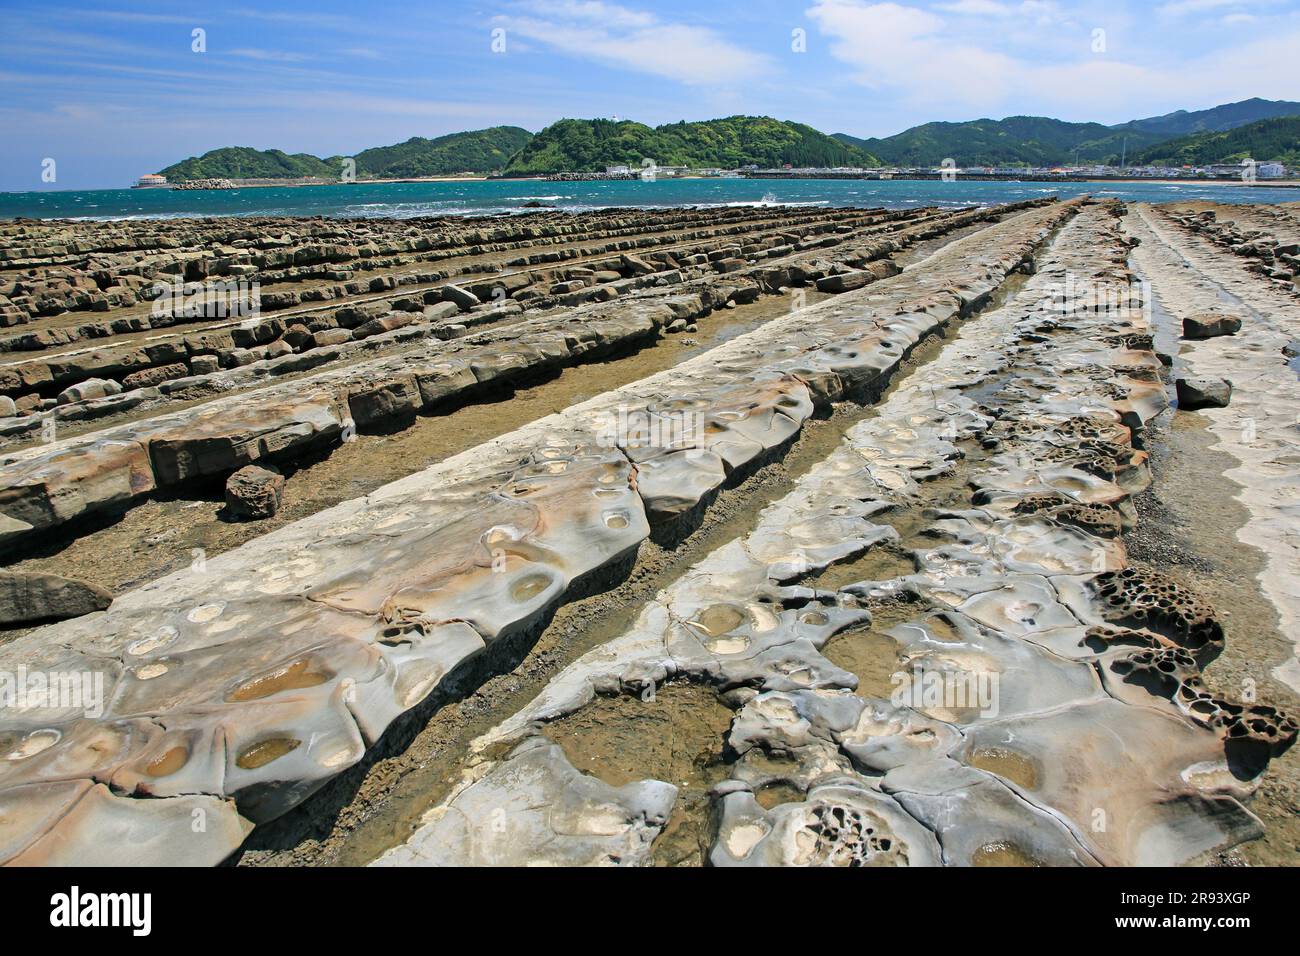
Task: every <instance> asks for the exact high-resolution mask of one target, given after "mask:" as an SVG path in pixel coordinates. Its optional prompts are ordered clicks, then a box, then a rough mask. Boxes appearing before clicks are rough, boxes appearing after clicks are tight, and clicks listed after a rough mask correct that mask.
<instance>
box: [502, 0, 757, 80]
mask: <svg viewBox="0 0 1300 956" xmlns="http://www.w3.org/2000/svg"><path fill="white" fill-rule="evenodd" d="M523 9H525V10H527V11H528V15H519V16H513V15H512V16H499V17H496V18H495V22H498V23H500V24H502V25H503V26H504V27H505V29H506V31H507V32H506V36H507V49H509V43H510V36H511V34H518V35H519V36H522V37H524V38H526V39H528V40H532V41H535V42H538V43H541V44H544V45H545V46H548V47H550V48H551V49H553V50H558V51H560V52H562V53H566V54H569V55H570V56H576V57H581V58H583V59H588V60H594V61H596V62H598V63H603V64H606V65H608V66H614V67H621V68H623V69H628V70H633V71H635V72H638V73H647V74H650V75H652V76H659V77H664V78H666V79H670V80H676V81H678V82H680V83H685V84H687V85H691V86H716V85H725V84H728V83H733V82H736V81H739V80H744V79H749V78H751V77H755V76H758V75H759V74H761V73H762V72H763V70H764V69H765V68H766V67H767V65H768V59H767V57H765V56H762V55H760V54H757V53H753V52H751V51H749V50H746V49H744V48H743V47H740V46H737V45H736V44H734V43H731V42H730V41H728V40H727V39H726V38H725V37H722V36H720V35H719V34H718V33H716V32H715V31H713V30H710V29H708V28H706V27H699V26H691V25H687V24H681V23H667V22H664V21H662V20H660V19H659V18H657V17H656V16H654V15H653V14H650V13H646V12H644V11H640V10H633V9H631V8H629V7H623V6H619V5H617V4H612V3H604V2H601V0H529V2H527V3H525V4H524V5H523Z"/></svg>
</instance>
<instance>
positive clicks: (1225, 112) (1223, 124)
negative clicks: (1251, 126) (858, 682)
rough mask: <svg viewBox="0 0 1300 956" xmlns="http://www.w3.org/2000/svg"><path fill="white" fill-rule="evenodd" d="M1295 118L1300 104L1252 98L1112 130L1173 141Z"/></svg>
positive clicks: (1185, 111) (1133, 123) (1150, 119)
mask: <svg viewBox="0 0 1300 956" xmlns="http://www.w3.org/2000/svg"><path fill="white" fill-rule="evenodd" d="M1298 115H1300V103H1295V102H1291V101H1288V100H1262V99H1260V98H1259V97H1253V98H1252V99H1249V100H1242V101H1241V102H1239V103H1225V104H1223V105H1222V106H1215V107H1213V108H1212V109H1208V110H1197V111H1195V112H1191V113H1189V112H1188V111H1187V110H1178V111H1177V112H1175V113H1166V114H1165V115H1164V116H1152V117H1149V118H1147V119H1140V120H1133V121H1132V122H1129V123H1124V124H1121V125H1120V126H1116V127H1114V129H1116V130H1123V129H1129V128H1131V129H1137V130H1142V131H1144V132H1148V133H1154V134H1156V135H1158V136H1159V137H1160V138H1161V139H1172V138H1173V137H1175V136H1187V135H1190V134H1192V133H1209V132H1220V133H1221V132H1224V131H1226V130H1230V129H1236V128H1237V127H1238V126H1245V125H1246V124H1247V123H1255V122H1258V121H1259V120H1264V119H1276V118H1277V117H1279V116H1298Z"/></svg>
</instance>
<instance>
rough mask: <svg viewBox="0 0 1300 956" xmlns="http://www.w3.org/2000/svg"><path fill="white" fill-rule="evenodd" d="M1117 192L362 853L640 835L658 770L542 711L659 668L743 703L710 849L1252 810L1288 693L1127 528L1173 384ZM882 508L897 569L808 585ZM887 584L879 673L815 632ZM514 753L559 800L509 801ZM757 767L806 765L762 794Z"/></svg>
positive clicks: (1151, 827)
mask: <svg viewBox="0 0 1300 956" xmlns="http://www.w3.org/2000/svg"><path fill="white" fill-rule="evenodd" d="M1117 212H1118V210H1117V209H1116V208H1115V207H1114V206H1113V205H1104V206H1091V207H1088V208H1087V209H1085V210H1084V211H1083V213H1082V214H1081V215H1079V216H1078V217H1077V218H1076V219H1075V220H1073V221H1072V222H1071V223H1069V225H1067V226H1066V227H1065V229H1064V230H1063V231H1062V233H1061V234H1060V236H1059V238H1058V239H1057V240H1056V241H1055V243H1054V244H1053V246H1052V247H1051V249H1050V251H1049V252H1048V253H1046V254H1045V255H1044V256H1041V257H1040V259H1039V266H1038V271H1037V274H1036V275H1035V276H1034V278H1032V279H1031V280H1030V281H1029V283H1028V284H1027V285H1026V286H1025V288H1024V289H1023V290H1022V291H1021V292H1020V293H1019V294H1017V295H1016V296H1015V298H1014V299H1012V300H1011V301H1010V302H1009V303H1008V304H1007V305H1006V306H1005V307H1004V308H1002V309H999V310H996V311H993V312H988V313H985V314H983V315H981V316H980V317H978V318H977V319H975V320H973V321H971V322H968V323H967V324H965V325H964V326H963V327H962V331H961V334H960V337H959V338H958V339H957V340H956V341H955V342H954V343H952V344H951V345H949V346H948V347H947V348H946V349H945V350H944V351H943V352H942V353H941V355H940V356H939V358H938V359H936V360H935V361H933V362H931V363H929V364H927V365H925V366H923V367H921V368H920V369H919V370H917V371H916V372H914V373H913V374H912V375H911V376H909V378H908V379H907V380H906V381H905V382H904V383H903V384H902V385H901V386H900V388H899V389H898V390H897V391H896V392H895V393H894V394H892V395H891V396H890V397H889V398H888V399H887V401H886V402H885V403H884V404H882V406H881V407H880V409H879V414H878V415H876V416H873V417H872V418H870V419H868V420H866V421H864V422H862V423H860V424H859V425H857V426H854V427H853V428H852V429H850V431H849V432H848V434H847V436H846V439H845V441H844V443H843V444H842V445H841V446H840V448H839V449H838V450H836V451H835V452H834V453H833V454H832V455H831V456H830V457H829V458H828V459H827V460H826V461H825V462H823V463H822V464H820V465H818V466H816V467H815V468H814V469H813V470H812V471H811V472H810V473H809V474H807V475H806V476H805V477H804V478H802V479H800V480H799V481H798V482H797V484H796V487H795V489H794V490H793V491H792V492H791V493H790V494H789V495H788V496H786V497H785V498H783V499H781V500H779V501H777V502H776V503H774V504H772V505H771V506H769V507H768V508H767V509H765V510H764V511H763V512H762V513H761V514H760V515H759V517H758V519H757V522H756V525H755V528H754V530H753V531H752V532H751V533H749V534H748V535H746V536H745V537H743V538H740V539H737V540H734V541H732V542H731V543H729V544H727V545H725V546H723V547H721V548H719V549H718V550H716V551H715V552H713V553H712V554H710V555H709V556H708V557H707V558H705V559H704V560H703V561H701V562H700V563H698V564H697V565H695V566H694V567H693V568H691V569H690V570H689V571H688V572H687V573H686V574H685V575H684V576H683V577H682V578H681V579H679V580H678V581H677V582H676V583H674V584H673V585H672V586H670V587H669V588H667V589H666V590H664V591H663V592H661V594H660V595H659V597H658V598H657V599H656V600H654V601H653V602H651V603H650V604H649V605H647V606H646V607H645V608H644V610H643V611H642V612H641V614H640V615H639V617H638V618H637V620H636V622H635V624H634V625H633V626H632V628H631V629H630V630H629V631H627V632H626V633H625V634H623V635H622V636H620V637H618V638H616V639H614V640H613V641H611V642H609V643H607V644H605V645H603V646H601V647H598V648H596V649H595V650H593V651H591V652H590V653H588V654H587V655H586V656H584V657H583V658H581V659H579V660H578V661H576V662H575V663H573V664H572V665H570V666H569V667H568V668H567V669H566V670H565V671H563V672H562V673H560V674H559V675H558V676H557V677H556V678H555V679H554V680H552V681H551V682H550V684H548V685H547V687H546V688H545V690H544V691H543V692H542V693H541V694H540V695H539V696H538V697H537V698H536V699H535V700H534V701H533V702H532V703H530V704H529V705H527V706H526V707H525V708H523V709H522V710H521V711H520V712H518V713H517V714H515V715H514V716H513V717H511V718H510V719H508V720H507V721H505V722H504V723H503V724H501V725H499V726H498V727H497V728H496V729H494V730H493V731H491V732H490V733H489V734H487V735H486V736H485V737H483V738H481V739H480V740H478V741H477V742H476V743H475V746H474V750H475V752H476V754H477V755H478V756H477V757H476V758H475V759H473V760H472V761H471V764H470V766H469V767H468V768H467V770H466V771H465V773H464V776H463V779H462V780H461V781H460V783H459V784H458V785H457V786H456V787H455V789H454V790H453V792H452V793H451V794H450V795H449V796H448V797H447V798H446V799H445V800H444V801H443V802H442V803H441V804H439V805H438V806H436V807H435V808H434V809H433V810H431V811H430V812H429V813H428V814H427V815H426V817H425V822H424V823H423V824H422V825H421V826H420V827H419V828H418V829H417V830H416V831H415V832H414V833H413V834H412V836H411V837H410V838H409V839H408V840H407V841H406V842H405V843H404V844H402V845H401V846H399V847H396V848H395V849H393V850H390V851H389V852H388V853H386V854H385V855H384V856H383V857H381V858H380V860H379V861H378V863H379V864H381V865H403V864H458V863H459V864H466V863H471V864H482V863H490V864H518V863H523V862H530V863H539V862H541V863H544V862H564V863H572V862H583V863H604V864H609V863H620V864H639V863H647V862H649V861H650V860H651V846H652V845H651V841H650V840H647V839H646V832H647V830H651V831H655V830H656V829H657V828H658V829H662V827H663V823H664V821H666V820H667V819H668V816H669V813H668V810H667V808H666V807H665V805H664V803H663V801H665V800H668V799H670V796H671V795H670V794H669V792H668V791H669V790H670V789H671V788H670V786H669V784H667V783H661V782H659V781H653V780H647V781H641V782H638V783H633V784H629V785H627V786H625V787H622V788H621V789H617V790H616V789H614V788H611V787H608V786H605V785H603V784H600V783H599V782H593V781H592V779H591V778H589V777H585V776H579V777H576V778H575V776H574V773H575V771H574V769H573V767H572V766H571V765H570V764H569V762H568V761H567V759H566V758H565V755H564V753H563V751H562V750H561V749H560V748H558V747H554V746H551V745H550V744H549V741H548V740H547V739H546V735H547V733H548V727H549V725H550V724H552V723H553V722H555V721H557V720H559V719H561V718H565V717H568V716H571V715H574V714H577V713H580V712H581V711H582V709H583V708H584V707H587V706H588V705H589V704H591V702H592V701H593V700H595V698H596V696H597V695H598V694H599V695H619V694H626V695H628V696H629V700H630V701H631V703H630V704H629V706H630V707H636V706H639V705H638V703H637V702H638V701H647V700H652V699H653V689H654V688H655V687H658V686H662V684H663V683H664V682H665V681H668V680H681V679H688V680H692V681H698V682H702V683H704V684H705V685H706V686H711V687H713V688H715V689H716V690H717V691H718V692H720V693H721V695H722V697H721V699H722V700H723V701H724V702H725V703H728V704H729V705H730V706H732V707H733V709H735V710H736V714H735V717H734V719H733V720H732V722H731V725H730V729H729V731H728V733H727V735H726V746H727V748H728V751H729V753H730V755H731V758H732V760H733V763H732V768H731V773H730V776H729V778H728V779H726V780H724V781H723V782H722V783H720V784H718V785H715V786H714V787H713V788H712V790H711V793H710V800H711V803H712V807H713V813H714V816H715V817H716V821H717V822H716V829H715V833H714V836H713V839H712V843H711V846H710V848H709V851H708V860H709V862H711V863H713V864H714V865H722V866H749V865H882V864H885V865H913V866H916V865H922V866H924V865H936V864H945V865H1025V864H1028V865H1075V866H1094V865H1098V864H1104V865H1170V864H1178V863H1183V862H1187V861H1189V860H1192V859H1195V858H1197V857H1198V856H1200V855H1202V854H1205V853H1208V852H1211V851H1215V850H1221V849H1224V848H1226V847H1230V846H1232V845H1234V844H1236V843H1238V842H1240V841H1242V840H1246V839H1250V838H1252V837H1255V836H1258V835H1259V833H1260V826H1259V822H1258V820H1257V819H1256V818H1255V817H1254V816H1253V815H1252V814H1251V813H1250V812H1249V811H1247V810H1246V809H1245V808H1244V807H1243V806H1242V804H1241V802H1240V799H1241V798H1242V797H1244V796H1246V795H1248V794H1249V793H1250V792H1251V790H1252V789H1253V787H1254V786H1255V784H1256V781H1257V779H1258V777H1259V775H1260V774H1261V773H1262V771H1263V769H1264V768H1265V766H1266V764H1267V763H1268V761H1269V759H1270V758H1271V757H1273V756H1276V755H1278V754H1280V753H1281V752H1282V751H1284V750H1285V749H1286V748H1287V747H1289V746H1290V745H1291V744H1292V743H1293V741H1294V739H1295V736H1296V732H1297V727H1296V723H1295V722H1294V720H1292V719H1291V718H1288V717H1287V716H1286V715H1284V714H1281V713H1279V712H1278V711H1277V710H1275V709H1274V708H1272V707H1269V706H1268V705H1266V704H1245V703H1237V702H1233V701H1227V700H1223V699H1219V698H1216V697H1214V696H1213V695H1211V694H1210V693H1208V692H1207V691H1206V690H1205V688H1204V686H1203V685H1202V684H1201V682H1200V679H1199V676H1198V675H1199V668H1200V667H1202V666H1203V665H1204V664H1205V663H1207V662H1208V661H1210V660H1212V659H1213V658H1214V657H1215V656H1216V655H1217V654H1218V653H1219V651H1220V650H1221V649H1222V648H1223V641H1224V635H1223V629H1222V627H1221V625H1220V623H1219V621H1218V620H1217V619H1216V617H1215V614H1214V612H1213V610H1212V609H1211V608H1210V607H1209V606H1208V605H1206V604H1205V602H1203V601H1201V600H1199V599H1198V598H1197V597H1196V596H1195V595H1193V594H1191V593H1189V592H1188V591H1187V590H1186V589H1185V588H1183V587H1181V586H1179V585H1178V584H1176V583H1174V582H1172V581H1170V580H1169V579H1168V578H1166V577H1164V576H1163V575H1161V574H1159V573H1156V572H1153V571H1148V570H1145V569H1141V568H1138V567H1133V566H1130V565H1129V564H1128V560H1127V557H1126V554H1125V549H1124V546H1123V544H1122V543H1121V542H1120V541H1119V540H1118V535H1119V533H1120V531H1121V530H1123V529H1125V528H1128V527H1131V526H1132V524H1133V522H1134V520H1135V512H1134V510H1133V508H1132V505H1131V502H1130V498H1131V496H1132V495H1133V494H1134V493H1135V492H1137V491H1138V490H1140V489H1142V488H1143V487H1144V486H1145V485H1146V483H1147V482H1148V480H1149V478H1148V474H1147V466H1146V454H1145V453H1144V452H1143V451H1141V450H1139V449H1138V448H1136V447H1135V444H1134V436H1138V435H1140V434H1141V432H1142V430H1143V428H1144V426H1145V425H1146V424H1147V423H1148V422H1150V421H1151V419H1152V418H1153V417H1154V416H1156V415H1157V414H1159V413H1160V412H1161V411H1162V410H1163V409H1164V408H1165V407H1166V403H1167V400H1166V394H1165V388H1164V386H1163V384H1162V382H1161V379H1160V368H1161V365H1160V362H1159V360H1158V359H1157V357H1156V356H1155V355H1154V353H1153V351H1152V344H1151V343H1152V331H1153V329H1152V327H1151V325H1150V321H1149V318H1148V316H1147V314H1146V312H1145V309H1144V305H1145V303H1144V302H1143V300H1142V298H1141V292H1140V290H1139V287H1138V286H1137V285H1136V284H1134V283H1133V282H1132V275H1131V273H1130V272H1129V270H1128V267H1127V266H1126V264H1125V260H1126V257H1127V254H1128V249H1129V246H1128V242H1127V241H1126V239H1125V238H1124V237H1123V236H1122V235H1121V234H1120V232H1119V227H1118V223H1117V220H1116V218H1115V214H1116V213H1117ZM1080 283H1082V284H1083V285H1084V286H1085V287H1087V288H1089V289H1091V290H1093V291H1101V292H1104V293H1105V294H1103V295H1096V296H1088V297H1086V298H1085V299H1084V300H1083V301H1081V300H1080V299H1079V298H1077V297H1075V296H1073V295H1072V294H1070V292H1069V290H1071V289H1079V287H1080ZM842 305H843V303H842V301H837V302H836V303H834V304H833V306H831V307H829V310H834V309H838V308H841V307H842ZM945 485H946V486H947V487H953V488H956V489H957V490H956V491H954V492H952V493H951V495H950V496H949V497H947V498H945V497H943V496H942V494H941V493H939V492H936V491H934V490H933V489H934V488H936V487H943V486H945ZM895 525H896V526H898V527H899V528H920V531H919V532H915V533H913V532H909V533H908V534H907V536H906V537H905V538H903V540H902V544H904V545H905V546H906V547H907V553H908V554H909V556H910V558H911V561H912V563H913V566H914V569H915V570H914V573H911V574H904V575H902V576H899V577H895V578H892V579H887V580H868V581H861V582H858V583H854V584H850V585H847V586H844V587H840V588H837V589H833V590H832V589H823V588H819V587H817V586H816V579H817V577H818V575H819V573H820V572H821V571H822V570H823V569H825V568H827V567H829V566H831V565H834V564H836V563H840V562H845V561H847V560H850V559H854V558H857V557H858V556H860V555H862V554H864V553H867V552H869V551H871V550H872V549H874V548H880V547H891V546H892V547H897V546H898V545H897V542H899V539H900V532H899V530H897V528H896V527H895ZM899 607H901V608H903V609H904V611H905V612H910V618H905V623H902V624H899V625H897V626H894V627H892V628H888V629H887V630H886V631H885V632H884V635H883V636H884V638H885V640H886V643H888V644H889V645H890V646H891V647H892V649H893V653H894V654H895V655H896V656H895V660H894V661H893V665H892V667H889V666H888V660H887V659H886V662H885V664H886V669H887V670H893V671H894V674H892V675H890V677H889V679H888V680H882V679H881V678H880V676H879V675H878V674H874V673H871V672H863V673H852V672H850V671H848V670H845V669H843V668H842V667H839V666H836V664H835V663H833V662H832V660H831V659H829V658H828V656H826V654H831V656H835V655H834V654H833V653H832V650H831V649H832V648H833V647H834V646H835V644H833V643H832V642H840V645H839V646H850V642H853V641H855V640H861V639H863V638H864V636H865V634H866V632H867V629H868V628H869V627H870V626H871V620H872V616H873V613H879V612H880V611H881V610H882V609H886V608H894V609H897V608H899ZM823 652H826V653H823ZM878 653H883V652H878ZM954 689H956V690H958V691H960V692H959V693H957V694H955V695H954V694H953V693H952V691H953V690H954ZM644 706H650V705H649V704H645V705H644ZM777 758H780V759H779V760H778V759H777ZM598 772H599V770H598V768H597V773H598ZM521 778H523V779H526V780H527V781H528V783H527V787H528V788H529V793H530V794H542V795H544V798H543V799H544V803H545V805H547V806H556V807H563V808H564V809H563V813H562V814H560V815H556V816H547V815H546V814H544V813H539V812H536V810H535V808H534V807H532V806H529V807H527V808H522V809H519V810H518V812H516V807H515V804H517V803H519V802H520V801H521V799H522V798H521V797H520V796H518V795H515V794H513V792H512V787H513V782H514V781H515V780H517V779H521ZM771 787H784V788H787V789H793V790H794V791H795V794H796V795H795V796H794V797H793V798H791V799H789V800H787V801H786V802H782V803H777V804H775V805H774V804H772V803H771V802H770V801H768V802H761V801H760V800H759V799H758V795H759V794H761V793H763V792H764V791H766V790H767V789H768V788H771ZM501 807H505V808H506V809H505V811H504V812H503V811H502V810H501V809H500V808H501ZM591 834H599V837H593V836H591Z"/></svg>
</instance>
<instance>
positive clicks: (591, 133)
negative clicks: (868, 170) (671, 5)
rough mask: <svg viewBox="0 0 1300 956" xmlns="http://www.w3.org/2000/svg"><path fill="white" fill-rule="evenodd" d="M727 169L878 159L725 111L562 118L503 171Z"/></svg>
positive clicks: (807, 132)
mask: <svg viewBox="0 0 1300 956" xmlns="http://www.w3.org/2000/svg"><path fill="white" fill-rule="evenodd" d="M647 159H649V160H653V161H654V162H655V163H656V164H657V165H660V166H693V167H696V168H699V167H710V166H716V167H722V168H727V169H730V168H734V167H737V166H745V165H751V164H753V165H758V166H764V167H775V166H782V165H784V164H786V163H789V164H790V165H792V166H878V165H879V162H878V161H877V160H876V158H875V157H874V156H870V155H867V154H865V153H863V152H862V151H861V150H859V149H857V148H856V147H854V146H851V145H847V144H845V143H841V142H839V141H837V140H835V139H833V138H831V137H830V136H827V135H826V134H825V133H821V132H818V131H817V130H815V129H813V128H812V127H811V126H805V125H803V124H802V123H790V122H784V121H781V120H776V119H772V118H771V117H768V116H729V117H727V118H725V119H716V120H706V121H704V122H699V123H687V122H685V121H683V122H680V123H670V124H667V125H665V126H658V127H654V128H651V127H649V126H646V125H644V124H643V123H634V122H631V121H630V120H617V121H616V120H604V119H595V120H579V119H564V120H560V121H559V122H558V123H553V124H552V125H550V126H548V127H546V129H544V130H542V131H541V132H540V133H538V134H537V135H536V136H535V137H533V139H532V141H531V142H529V143H528V145H526V146H525V147H524V148H523V149H522V150H520V151H519V153H518V154H517V155H516V156H515V157H514V158H513V159H512V160H511V161H510V165H509V166H507V167H506V172H508V173H514V174H543V173H557V172H598V171H600V170H603V169H604V168H605V167H606V166H614V165H620V164H623V165H627V166H631V167H633V168H640V167H641V166H642V164H643V161H644V160H647Z"/></svg>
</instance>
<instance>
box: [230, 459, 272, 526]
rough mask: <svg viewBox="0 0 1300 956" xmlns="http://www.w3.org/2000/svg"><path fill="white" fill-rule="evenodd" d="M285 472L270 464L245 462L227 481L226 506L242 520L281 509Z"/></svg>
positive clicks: (264, 516)
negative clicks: (269, 465) (268, 465)
mask: <svg viewBox="0 0 1300 956" xmlns="http://www.w3.org/2000/svg"><path fill="white" fill-rule="evenodd" d="M283 497H284V475H282V474H280V473H279V472H278V471H276V470H275V469H273V468H267V467H263V466H261V465H247V466H245V467H243V468H241V469H239V471H237V472H235V473H234V474H233V475H231V476H230V479H229V480H228V481H227V482H226V509H227V510H228V511H229V513H230V515H231V517H234V518H240V519H244V520H254V521H255V520H258V519H260V518H269V517H271V516H272V515H273V514H275V513H276V512H277V511H279V510H280V503H281V501H282V499H283Z"/></svg>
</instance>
